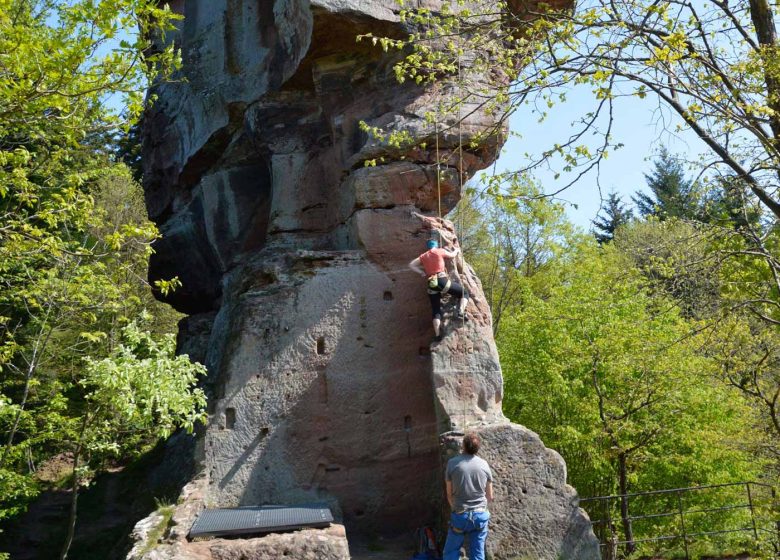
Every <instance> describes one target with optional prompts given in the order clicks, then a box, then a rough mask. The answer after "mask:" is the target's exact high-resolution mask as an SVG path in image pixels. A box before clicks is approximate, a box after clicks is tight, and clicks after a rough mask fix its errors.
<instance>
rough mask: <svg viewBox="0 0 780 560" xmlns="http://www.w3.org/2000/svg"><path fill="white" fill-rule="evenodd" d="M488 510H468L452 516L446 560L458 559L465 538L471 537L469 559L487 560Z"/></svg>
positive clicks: (445, 546) (446, 547) (445, 552)
mask: <svg viewBox="0 0 780 560" xmlns="http://www.w3.org/2000/svg"><path fill="white" fill-rule="evenodd" d="M489 519H490V513H488V512H487V511H467V512H466V513H453V514H452V515H451V516H450V530H449V531H448V532H447V542H446V543H444V560H458V558H460V548H461V547H462V546H463V540H464V539H465V538H466V536H468V538H469V559H470V560H485V540H486V539H487V534H488V520H489Z"/></svg>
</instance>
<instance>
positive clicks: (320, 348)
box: [317, 336, 325, 355]
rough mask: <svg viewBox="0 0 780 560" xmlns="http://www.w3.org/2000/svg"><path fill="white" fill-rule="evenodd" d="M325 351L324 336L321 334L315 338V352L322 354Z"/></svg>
mask: <svg viewBox="0 0 780 560" xmlns="http://www.w3.org/2000/svg"><path fill="white" fill-rule="evenodd" d="M324 353H325V337H324V336H321V337H319V338H318V339H317V354H319V355H322V354H324Z"/></svg>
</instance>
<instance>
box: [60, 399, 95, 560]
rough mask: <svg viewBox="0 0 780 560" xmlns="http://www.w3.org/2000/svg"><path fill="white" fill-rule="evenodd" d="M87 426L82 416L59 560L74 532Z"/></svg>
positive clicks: (64, 553)
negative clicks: (80, 468)
mask: <svg viewBox="0 0 780 560" xmlns="http://www.w3.org/2000/svg"><path fill="white" fill-rule="evenodd" d="M87 424H89V414H88V413H85V414H84V419H83V420H82V422H81V430H80V431H79V440H78V444H77V445H76V451H74V452H73V486H72V487H71V492H72V493H71V499H70V514H69V515H68V534H67V536H66V537H65V543H64V544H63V545H62V552H61V553H60V560H66V558H67V557H68V551H69V550H70V545H71V543H72V542H73V535H74V533H75V532H76V511H77V506H78V500H79V466H80V464H81V452H82V451H83V450H84V432H86V431H87Z"/></svg>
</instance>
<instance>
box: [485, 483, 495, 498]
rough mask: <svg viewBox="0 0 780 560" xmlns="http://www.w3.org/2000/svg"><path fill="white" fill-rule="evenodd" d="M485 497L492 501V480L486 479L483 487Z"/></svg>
mask: <svg viewBox="0 0 780 560" xmlns="http://www.w3.org/2000/svg"><path fill="white" fill-rule="evenodd" d="M485 497H487V500H488V502H492V501H493V481H492V480H491V481H488V483H487V487H486V488H485Z"/></svg>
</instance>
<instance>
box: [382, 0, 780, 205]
mask: <svg viewBox="0 0 780 560" xmlns="http://www.w3.org/2000/svg"><path fill="white" fill-rule="evenodd" d="M401 4H402V6H403V9H402V11H401V18H402V20H404V21H405V22H406V23H407V24H408V25H409V27H410V30H411V32H410V34H409V35H408V36H407V37H405V38H402V39H398V38H387V37H372V36H370V35H369V36H367V37H369V38H371V39H372V40H373V41H374V43H375V44H378V45H380V46H381V47H382V48H383V49H385V50H389V49H396V50H399V51H401V52H403V53H404V56H403V58H402V59H401V61H400V62H399V63H398V64H397V65H396V75H397V77H398V79H399V80H400V81H405V80H413V81H415V82H417V83H420V84H429V83H433V82H445V83H451V82H454V81H456V80H457V91H458V92H459V97H458V99H456V100H455V101H453V102H452V103H450V104H449V108H450V110H449V113H450V115H452V114H454V113H455V112H457V113H458V115H459V118H458V120H460V119H461V118H464V117H465V116H468V115H470V114H472V113H474V112H477V111H484V112H488V113H492V114H493V115H495V116H496V117H497V118H499V120H504V121H505V120H506V119H507V118H508V117H509V116H510V115H511V114H512V113H514V112H515V111H518V110H520V109H521V108H523V107H524V106H526V105H528V106H530V107H531V108H532V111H533V112H534V113H536V114H537V115H539V117H540V118H541V119H544V118H546V116H547V114H548V112H549V111H550V110H551V109H552V108H553V107H554V106H555V104H556V103H558V102H561V101H565V99H566V92H567V91H568V90H569V89H570V88H571V87H572V86H582V87H587V88H589V89H590V90H591V91H592V93H593V107H592V110H591V111H588V112H586V113H585V114H584V115H582V116H581V117H580V118H578V119H577V120H576V121H575V122H573V123H572V128H571V129H567V130H565V132H564V133H563V134H562V135H561V138H560V140H559V141H556V142H554V143H553V144H552V145H550V146H541V147H540V149H539V151H538V153H535V154H528V156H529V160H528V163H527V164H526V165H524V166H522V167H521V168H519V169H517V170H513V171H512V173H519V174H523V173H526V172H528V171H532V170H533V169H536V168H539V167H542V166H547V165H550V164H553V165H555V167H556V168H557V169H560V170H561V171H562V172H571V173H572V176H571V179H570V180H568V181H567V182H566V183H565V184H564V185H563V186H562V187H561V188H566V187H567V186H569V185H571V184H573V183H574V182H576V181H577V180H578V179H579V178H581V177H582V176H583V175H584V174H585V173H587V172H589V171H591V170H595V169H598V166H599V164H600V162H601V161H602V160H603V159H604V158H605V157H607V156H608V154H609V152H610V151H611V150H614V149H617V148H619V147H620V146H621V144H620V143H619V142H617V141H616V139H614V138H613V137H612V134H611V133H612V125H613V118H614V112H613V105H614V102H615V100H616V99H618V98H619V97H622V96H627V95H630V96H633V97H636V98H638V99H644V98H646V97H648V96H653V97H654V99H655V100H656V101H657V102H659V103H660V104H661V105H662V106H663V107H665V108H666V109H668V110H669V111H670V112H671V113H672V114H674V115H675V116H676V117H677V122H679V123H681V124H679V125H677V128H678V129H681V128H688V129H690V130H691V131H693V132H694V133H695V134H696V135H697V136H698V137H699V138H700V139H701V140H702V142H703V143H704V145H706V146H707V149H708V152H707V153H706V154H704V155H703V157H702V161H701V162H700V165H701V169H703V170H704V171H706V172H707V173H709V174H710V175H715V176H717V175H718V174H720V175H722V174H725V173H727V172H729V173H732V174H733V175H735V176H736V177H737V178H738V179H739V180H740V181H742V182H743V184H744V185H745V186H746V187H747V188H748V189H750V191H751V193H752V194H753V195H755V196H756V197H757V198H758V200H760V202H761V204H762V205H763V206H764V207H765V208H766V209H768V210H770V211H771V212H772V213H774V214H775V216H780V203H779V202H778V200H777V198H776V193H775V192H774V187H775V186H776V185H777V181H778V171H780V152H778V148H777V146H778V142H777V139H778V135H779V134H780V117H778V115H780V110H779V109H780V101H779V100H780V95H779V93H780V91H779V90H778V88H779V87H780V75H779V72H778V68H780V64H778V45H777V34H776V31H775V24H774V17H775V16H776V10H777V9H778V8H777V6H775V5H774V4H771V3H769V2H767V1H766V0H756V1H755V2H751V3H750V4H749V5H743V4H740V5H732V4H730V3H728V2H721V1H720V0H713V1H711V2H705V3H704V4H703V5H698V4H694V3H690V2H687V1H685V0H663V1H660V2H659V1H657V0H620V1H617V2H615V1H613V0H587V1H586V2H584V3H578V4H577V5H576V9H573V6H572V4H569V3H565V2H556V3H543V2H538V3H536V2H532V3H527V2H517V1H515V0H499V1H493V0H476V1H474V2H468V3H466V2H464V1H463V0H450V1H449V2H445V3H444V5H443V6H442V8H441V10H440V11H436V12H434V11H432V10H430V9H428V8H415V7H412V4H411V3H410V2H406V1H403V0H402V1H401ZM464 60H465V61H467V62H466V70H463V65H462V64H461V62H462V61H464ZM464 73H466V74H468V76H479V79H470V78H469V77H468V76H467V78H466V79H463V74H464ZM464 108H465V109H466V111H465V112H463V109H464ZM438 120H441V118H439V119H438ZM450 120H452V119H450ZM659 122H660V124H661V126H662V127H666V128H667V129H669V128H671V127H670V125H669V123H668V121H666V120H663V121H661V120H660V119H659ZM499 128H500V125H499ZM670 131H672V132H673V131H674V130H670ZM379 132H380V133H382V132H383V131H379ZM493 133H495V130H490V131H483V135H482V137H484V135H487V134H493ZM399 134H400V133H399ZM593 134H595V135H597V137H598V138H599V140H598V142H597V143H596V144H595V145H594V144H593V143H592V142H590V137H591V136H592V135H593ZM387 136H388V137H390V138H389V141H390V142H391V143H392V142H393V141H396V142H399V143H403V142H404V139H403V138H401V137H398V138H395V139H394V138H392V136H393V134H392V133H391V134H389V135H387ZM479 141H480V138H479V135H478V137H477V138H476V139H475V142H476V143H479ZM555 190H559V189H555Z"/></svg>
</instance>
